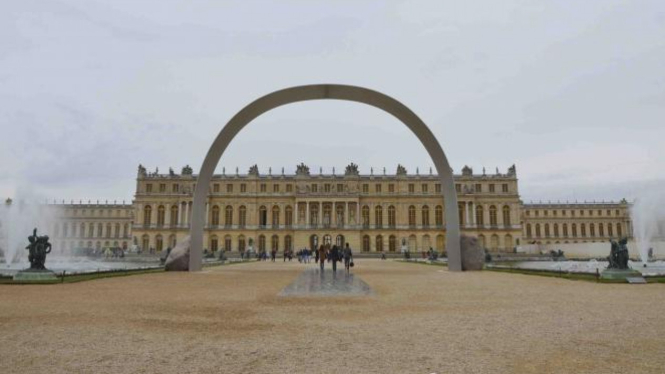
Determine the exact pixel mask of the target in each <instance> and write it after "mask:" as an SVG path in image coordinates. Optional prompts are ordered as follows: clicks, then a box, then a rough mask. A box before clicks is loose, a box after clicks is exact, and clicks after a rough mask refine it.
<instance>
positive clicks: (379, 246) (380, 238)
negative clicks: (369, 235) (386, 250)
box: [376, 235, 383, 252]
mask: <svg viewBox="0 0 665 374" xmlns="http://www.w3.org/2000/svg"><path fill="white" fill-rule="evenodd" d="M376 251H377V252H383V236H381V235H377V236H376Z"/></svg>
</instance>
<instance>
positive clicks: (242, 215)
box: [238, 205, 247, 227]
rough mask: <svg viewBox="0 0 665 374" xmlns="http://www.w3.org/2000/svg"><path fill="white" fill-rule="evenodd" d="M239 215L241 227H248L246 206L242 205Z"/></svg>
mask: <svg viewBox="0 0 665 374" xmlns="http://www.w3.org/2000/svg"><path fill="white" fill-rule="evenodd" d="M238 213H239V217H238V224H239V225H240V227H245V226H246V225H247V208H246V207H245V206H244V205H241V206H240V208H239V209H238Z"/></svg>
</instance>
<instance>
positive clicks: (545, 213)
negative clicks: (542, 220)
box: [543, 209, 549, 217]
mask: <svg viewBox="0 0 665 374" xmlns="http://www.w3.org/2000/svg"><path fill="white" fill-rule="evenodd" d="M548 213H549V211H548V210H547V209H545V210H543V215H544V216H545V217H547V214H548Z"/></svg>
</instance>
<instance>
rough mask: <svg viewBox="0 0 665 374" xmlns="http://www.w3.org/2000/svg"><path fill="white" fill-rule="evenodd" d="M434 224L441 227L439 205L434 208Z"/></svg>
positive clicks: (441, 213)
mask: <svg viewBox="0 0 665 374" xmlns="http://www.w3.org/2000/svg"><path fill="white" fill-rule="evenodd" d="M434 224H435V225H436V227H442V226H443V207H442V206H441V205H437V206H436V207H435V208H434Z"/></svg>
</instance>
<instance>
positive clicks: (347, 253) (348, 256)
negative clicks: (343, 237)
mask: <svg viewBox="0 0 665 374" xmlns="http://www.w3.org/2000/svg"><path fill="white" fill-rule="evenodd" d="M342 256H343V257H344V268H345V269H346V273H347V274H348V273H349V272H350V267H351V260H352V259H353V252H352V251H351V247H349V243H346V248H344V251H342Z"/></svg>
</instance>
